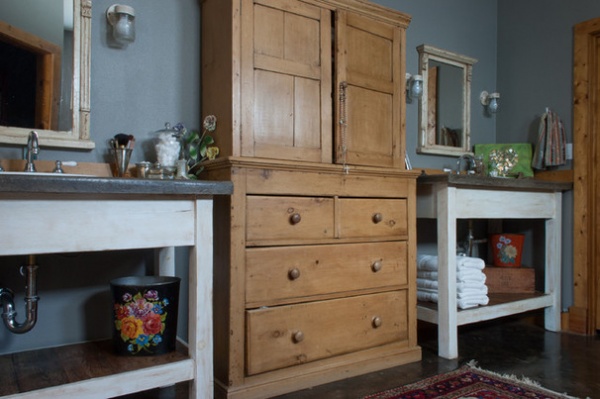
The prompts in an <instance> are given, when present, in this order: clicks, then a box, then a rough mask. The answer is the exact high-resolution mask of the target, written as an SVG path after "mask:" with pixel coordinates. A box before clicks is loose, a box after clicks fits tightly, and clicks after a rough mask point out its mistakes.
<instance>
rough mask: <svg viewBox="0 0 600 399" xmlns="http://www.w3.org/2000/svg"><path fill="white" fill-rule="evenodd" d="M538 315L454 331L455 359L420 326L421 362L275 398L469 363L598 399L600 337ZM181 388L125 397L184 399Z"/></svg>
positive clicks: (358, 392) (376, 387)
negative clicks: (441, 353)
mask: <svg viewBox="0 0 600 399" xmlns="http://www.w3.org/2000/svg"><path fill="white" fill-rule="evenodd" d="M541 326H542V319H541V315H540V313H539V312H535V313H530V314H527V315H520V316H513V317H508V318H503V319H500V320H494V321H489V322H483V323H478V324H472V325H466V326H461V327H459V353H460V357H459V358H458V359H455V360H446V359H442V358H439V357H438V356H437V329H436V327H435V326H433V325H431V324H428V323H422V324H419V345H421V347H422V349H423V359H422V361H420V362H417V363H413V364H409V365H405V366H400V367H395V368H392V369H388V370H384V371H380V372H376V373H371V374H367V375H364V376H360V377H356V378H351V379H347V380H342V381H338V382H334V383H330V384H327V385H322V386H318V387H313V388H311V389H305V390H302V391H298V392H293V393H290V394H287V395H283V396H278V397H277V399H308V398H310V399H342V398H343V399H346V398H348V399H349V398H356V399H358V398H362V397H363V396H364V395H367V394H371V393H376V392H379V391H382V390H385V389H389V388H394V387H397V386H400V385H404V384H408V383H411V382H414V381H417V380H420V379H422V378H426V377H429V376H432V375H435V374H438V373H443V372H446V371H450V370H454V369H456V368H458V367H460V366H462V365H463V364H465V363H467V362H468V361H470V360H475V361H476V362H477V364H478V365H479V366H480V367H481V368H484V369H487V370H491V371H495V372H498V373H502V374H513V375H516V376H517V377H521V376H526V377H528V378H530V379H532V380H535V381H537V382H539V383H540V384H542V385H543V386H544V387H546V388H548V389H551V390H554V391H557V392H563V393H568V394H569V395H572V396H576V397H580V398H586V397H589V398H600V371H599V370H600V337H599V336H595V337H586V336H581V335H575V334H569V333H553V332H549V331H545V330H544V329H543V327H541ZM185 391H186V389H185V387H183V388H182V387H178V388H177V389H175V388H170V389H169V388H167V389H165V390H162V391H161V392H154V393H149V392H146V393H143V394H140V395H134V396H128V398H136V399H137V398H140V399H141V398H144V399H152V398H156V399H159V398H160V399H173V398H177V399H179V398H185V397H186V395H185Z"/></svg>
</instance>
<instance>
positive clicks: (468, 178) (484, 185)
mask: <svg viewBox="0 0 600 399" xmlns="http://www.w3.org/2000/svg"><path fill="white" fill-rule="evenodd" d="M433 183H447V184H448V186H450V187H462V188H480V189H491V190H520V191H567V190H571V189H572V188H573V184H572V183H569V182H555V181H548V180H539V179H534V178H522V179H515V178H502V177H489V176H473V175H466V174H462V175H457V174H439V175H421V176H419V178H418V180H417V184H433Z"/></svg>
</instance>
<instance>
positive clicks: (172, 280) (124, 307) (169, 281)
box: [110, 276, 181, 356]
mask: <svg viewBox="0 0 600 399" xmlns="http://www.w3.org/2000/svg"><path fill="white" fill-rule="evenodd" d="M180 281H181V279H180V278H179V277H165V276H134V277H121V278H117V279H114V280H112V281H111V282H110V287H111V291H112V296H113V315H114V330H113V344H114V349H115V351H116V353H117V354H119V355H132V356H153V355H161V354H164V353H168V352H171V351H173V350H175V341H176V338H177V308H178V305H179V284H180Z"/></svg>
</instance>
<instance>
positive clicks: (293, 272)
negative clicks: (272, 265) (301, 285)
mask: <svg viewBox="0 0 600 399" xmlns="http://www.w3.org/2000/svg"><path fill="white" fill-rule="evenodd" d="M288 277H289V279H290V280H297V279H298V278H299V277H300V270H299V269H297V268H293V269H291V270H290V271H289V272H288Z"/></svg>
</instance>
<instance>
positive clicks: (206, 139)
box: [176, 115, 219, 179]
mask: <svg viewBox="0 0 600 399" xmlns="http://www.w3.org/2000/svg"><path fill="white" fill-rule="evenodd" d="M202 127H203V131H202V134H200V133H199V132H198V131H195V130H191V131H188V130H187V129H186V128H185V126H184V125H183V124H181V123H179V124H177V126H176V128H178V130H179V131H180V132H181V134H182V137H183V143H184V146H185V151H184V154H185V157H186V160H187V166H188V175H187V176H188V178H190V179H197V178H198V175H199V174H200V173H201V172H202V170H203V169H204V166H203V165H202V163H203V162H205V161H207V160H212V159H215V158H217V156H218V155H219V147H217V146H216V145H214V143H215V140H214V138H213V137H212V136H211V133H212V132H214V131H215V130H216V129H217V117H216V116H214V115H208V116H207V117H205V118H204V121H203V122H202Z"/></svg>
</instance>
